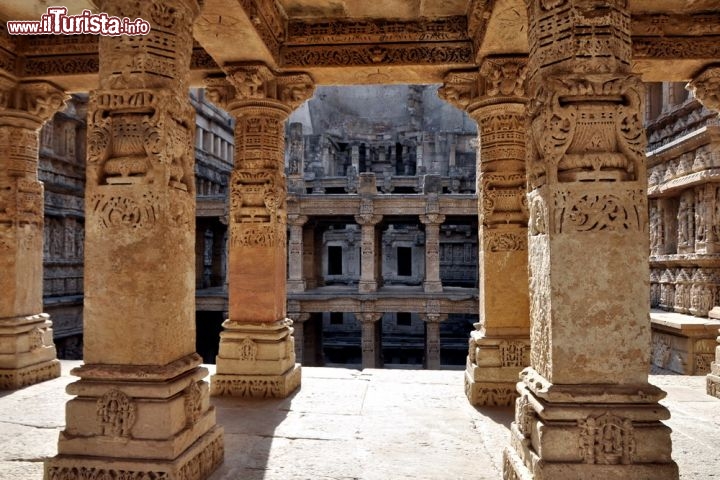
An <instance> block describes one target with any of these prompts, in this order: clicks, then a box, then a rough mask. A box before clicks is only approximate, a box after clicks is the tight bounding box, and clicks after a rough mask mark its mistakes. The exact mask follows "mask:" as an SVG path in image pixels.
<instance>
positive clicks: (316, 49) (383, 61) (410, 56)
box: [281, 42, 473, 68]
mask: <svg viewBox="0 0 720 480" xmlns="http://www.w3.org/2000/svg"><path fill="white" fill-rule="evenodd" d="M281 57H282V64H283V67H284V68H291V67H304V68H309V67H341V66H344V67H350V66H363V65H437V64H455V65H457V64H461V65H462V64H472V62H473V51H472V45H471V43H470V42H441V43H424V44H414V43H410V44H383V45H377V44H375V45H373V44H370V45H368V44H363V45H337V46H330V45H317V46H312V47H306V46H287V47H283V49H282V51H281Z"/></svg>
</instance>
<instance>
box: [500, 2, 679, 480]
mask: <svg viewBox="0 0 720 480" xmlns="http://www.w3.org/2000/svg"><path fill="white" fill-rule="evenodd" d="M527 5H528V18H529V31H528V38H529V41H530V56H529V60H528V79H529V80H528V91H529V92H530V95H529V97H530V99H531V100H530V104H529V105H530V107H529V117H530V123H529V130H528V136H529V137H530V138H529V142H528V154H527V166H526V171H527V175H528V187H529V190H530V192H529V194H528V205H529V212H530V220H529V227H528V229H529V237H528V250H529V258H528V267H529V271H530V316H531V325H532V327H531V331H530V337H531V352H530V365H531V366H530V367H529V368H527V369H525V370H523V372H522V374H521V382H520V383H518V391H519V393H520V398H519V399H518V400H517V402H516V407H515V422H513V424H512V426H511V446H510V447H509V448H508V449H506V450H505V454H504V478H509V479H520V478H522V479H531V478H535V479H541V478H543V479H545V478H552V479H555V480H563V479H578V478H602V479H628V478H632V479H677V478H678V469H677V465H676V464H675V463H674V462H673V461H672V458H671V440H670V429H669V428H668V427H667V426H665V425H664V424H663V423H662V422H661V420H664V419H667V418H668V417H669V412H668V410H667V409H666V408H665V407H663V406H661V405H660V404H659V403H658V401H659V400H660V399H661V398H663V397H664V392H663V391H662V390H660V389H659V388H657V387H654V386H652V385H650V384H649V383H648V367H649V365H648V363H649V358H648V346H649V345H650V322H649V315H648V313H649V312H648V309H649V305H648V297H649V289H648V278H649V272H648V260H647V256H648V247H649V244H648V239H649V235H648V218H647V196H646V189H647V183H646V167H645V145H646V141H645V133H644V129H643V105H642V102H643V98H644V92H643V86H642V83H641V82H640V79H639V78H638V77H636V76H634V75H633V74H632V73H631V72H630V52H631V44H630V12H629V11H628V9H627V6H626V2H625V1H623V0H591V1H587V0H562V1H558V2H544V1H529V2H527ZM600 25H602V28H599V27H598V26H600Z"/></svg>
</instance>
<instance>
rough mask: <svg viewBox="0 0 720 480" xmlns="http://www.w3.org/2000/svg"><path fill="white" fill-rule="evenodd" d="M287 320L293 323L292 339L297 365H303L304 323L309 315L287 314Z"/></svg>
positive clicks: (300, 313)
mask: <svg viewBox="0 0 720 480" xmlns="http://www.w3.org/2000/svg"><path fill="white" fill-rule="evenodd" d="M288 318H290V319H291V320H292V321H293V338H294V339H295V358H296V359H297V361H298V363H303V353H304V346H305V323H306V322H307V321H308V320H309V319H310V314H309V313H305V312H288Z"/></svg>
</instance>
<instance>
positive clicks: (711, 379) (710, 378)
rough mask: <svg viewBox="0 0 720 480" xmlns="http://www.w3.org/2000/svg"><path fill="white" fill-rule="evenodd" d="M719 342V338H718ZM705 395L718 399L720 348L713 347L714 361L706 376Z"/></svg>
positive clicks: (719, 396)
mask: <svg viewBox="0 0 720 480" xmlns="http://www.w3.org/2000/svg"><path fill="white" fill-rule="evenodd" d="M717 340H718V342H720V337H718V339H717ZM707 394H708V395H710V396H713V397H717V398H720V346H718V347H715V361H714V362H712V364H711V365H710V373H708V375H707Z"/></svg>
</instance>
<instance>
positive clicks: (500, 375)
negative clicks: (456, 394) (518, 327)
mask: <svg viewBox="0 0 720 480" xmlns="http://www.w3.org/2000/svg"><path fill="white" fill-rule="evenodd" d="M469 344H470V349H469V354H468V357H467V365H466V368H465V395H466V396H467V397H468V400H469V401H470V404H471V405H474V406H488V407H492V406H505V407H509V406H512V405H515V399H516V398H517V396H518V394H517V388H516V384H517V379H518V374H519V373H520V371H521V370H522V369H523V368H524V367H525V366H526V365H527V364H528V363H529V362H530V339H529V338H527V337H523V336H512V335H508V336H504V337H499V338H489V337H485V336H483V335H482V333H481V332H479V331H473V332H471V333H470V341H469Z"/></svg>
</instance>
